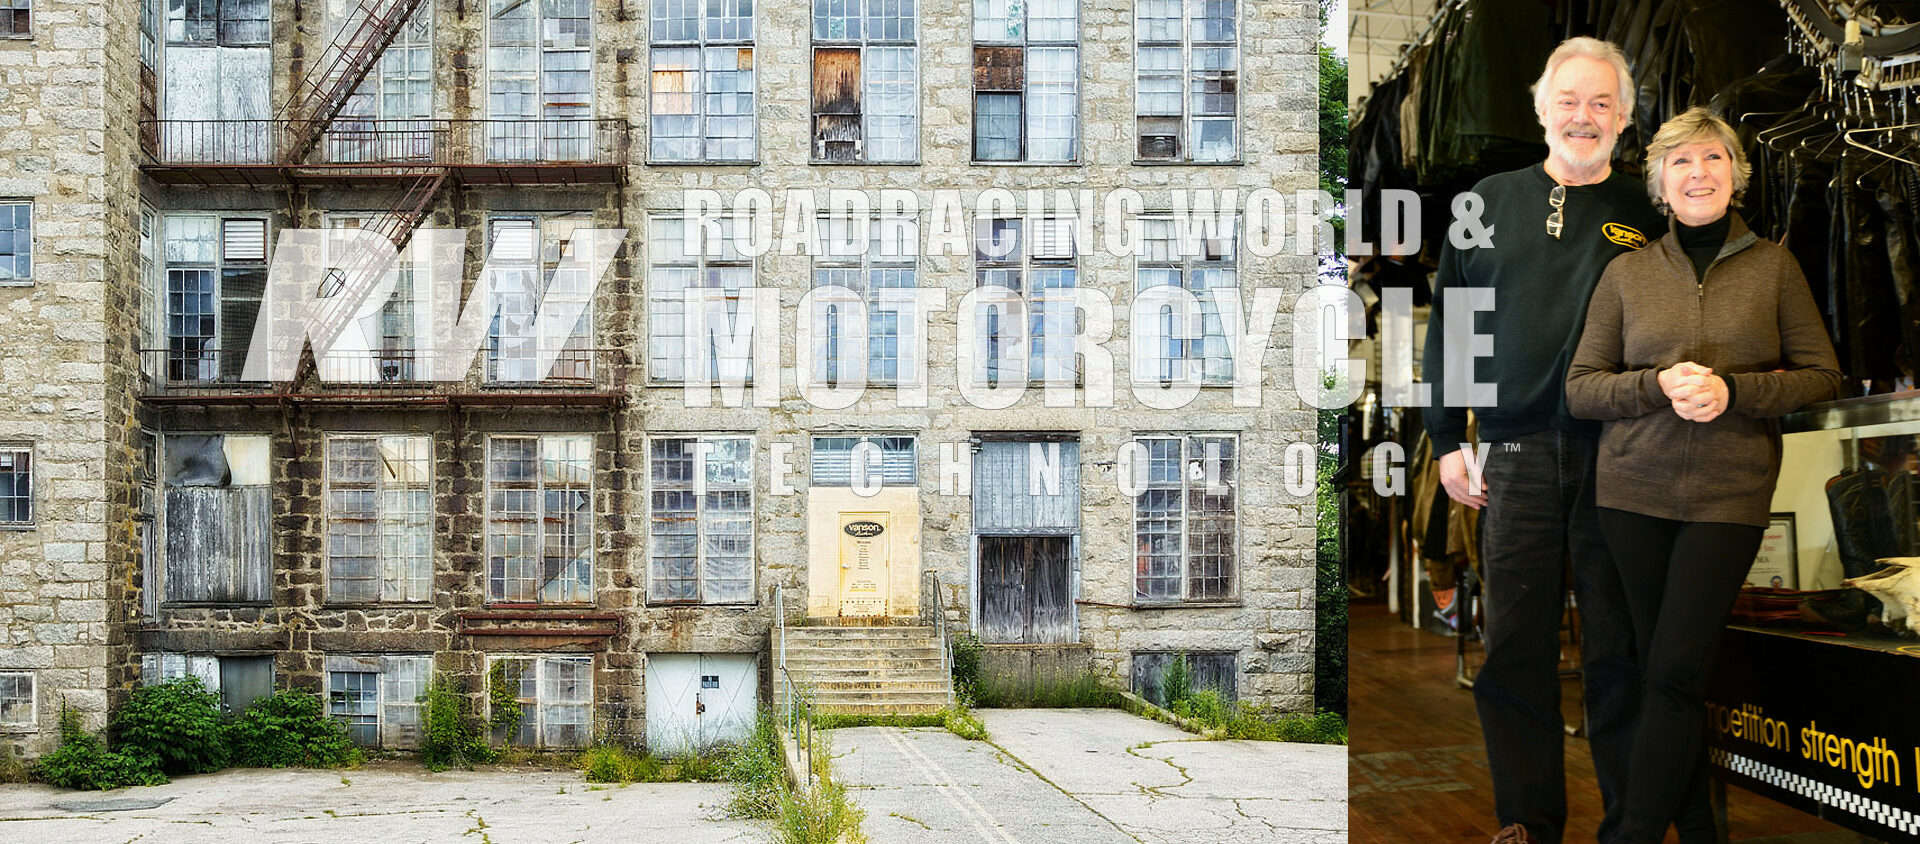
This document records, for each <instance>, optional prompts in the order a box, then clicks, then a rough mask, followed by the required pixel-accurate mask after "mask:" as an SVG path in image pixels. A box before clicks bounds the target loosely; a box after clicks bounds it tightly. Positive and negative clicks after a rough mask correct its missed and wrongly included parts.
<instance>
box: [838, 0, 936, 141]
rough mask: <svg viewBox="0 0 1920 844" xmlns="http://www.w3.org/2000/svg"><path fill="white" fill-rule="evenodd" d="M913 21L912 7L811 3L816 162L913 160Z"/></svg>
mask: <svg viewBox="0 0 1920 844" xmlns="http://www.w3.org/2000/svg"><path fill="white" fill-rule="evenodd" d="M916 20H917V17H916V10H915V3H914V0H814V6H813V21H814V29H813V40H814V43H815V45H816V46H815V49H814V55H813V61H814V66H813V142H814V143H813V157H814V159H815V160H816V161H889V162H907V161H912V160H914V159H916V158H918V157H919V155H920V138H919V134H920V125H919V124H920V118H919V113H920V111H919V102H918V99H919V87H920V86H919V79H918V73H917V70H916V66H915V62H916V61H917V58H916V48H915V47H914V46H913V45H914V44H915V32H914V30H915V28H916ZM827 44H835V45H840V46H835V47H828V46H826V45H827Z"/></svg>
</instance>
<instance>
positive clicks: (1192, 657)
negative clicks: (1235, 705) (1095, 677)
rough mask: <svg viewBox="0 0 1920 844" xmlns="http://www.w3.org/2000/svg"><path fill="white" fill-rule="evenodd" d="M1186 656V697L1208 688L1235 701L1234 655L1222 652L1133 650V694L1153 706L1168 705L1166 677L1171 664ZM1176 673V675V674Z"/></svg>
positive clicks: (1236, 662) (1236, 659)
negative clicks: (1148, 701) (1181, 652)
mask: <svg viewBox="0 0 1920 844" xmlns="http://www.w3.org/2000/svg"><path fill="white" fill-rule="evenodd" d="M1182 656H1184V657H1186V674H1187V689H1186V693H1187V694H1193V693H1195V692H1202V691H1206V690H1208V689H1211V690H1213V691H1215V692H1218V693H1219V694H1220V696H1221V697H1223V698H1225V699H1227V700H1229V701H1231V700H1236V699H1238V698H1239V695H1240V691H1239V687H1240V683H1239V672H1240V669H1239V666H1238V662H1239V659H1238V655H1237V654H1235V653H1233V652H1231V651H1228V652H1225V653H1206V652H1188V653H1185V654H1179V653H1172V652H1167V651H1135V652H1134V654H1133V692H1134V694H1137V695H1139V696H1141V697H1143V698H1146V699H1147V700H1150V701H1153V703H1154V704H1155V705H1157V706H1166V705H1167V703H1168V700H1167V698H1168V695H1167V692H1168V691H1170V689H1168V688H1167V676H1168V673H1169V672H1170V671H1174V661H1175V660H1176V659H1178V658H1180V657H1182ZM1176 673H1177V672H1176Z"/></svg>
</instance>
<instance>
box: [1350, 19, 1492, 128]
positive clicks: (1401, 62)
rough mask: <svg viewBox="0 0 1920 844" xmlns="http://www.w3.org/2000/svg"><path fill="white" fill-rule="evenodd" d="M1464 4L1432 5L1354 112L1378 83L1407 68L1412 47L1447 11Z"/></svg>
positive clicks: (1370, 97) (1421, 39) (1425, 40)
mask: <svg viewBox="0 0 1920 844" xmlns="http://www.w3.org/2000/svg"><path fill="white" fill-rule="evenodd" d="M1465 5H1467V0H1441V2H1440V3H1439V4H1438V5H1436V6H1434V7H1433V13H1432V14H1430V15H1428V16H1427V22H1426V23H1424V24H1421V25H1420V31H1418V32H1416V33H1414V36H1413V38H1411V39H1409V40H1408V41H1407V43H1405V44H1401V45H1400V54H1399V55H1398V56H1395V57H1394V59H1393V64H1392V65H1390V66H1389V67H1388V68H1387V72H1386V73H1384V74H1382V75H1381V76H1380V78H1378V79H1375V80H1373V81H1372V82H1370V83H1368V85H1367V91H1368V95H1367V96H1366V97H1365V98H1363V99H1362V100H1361V101H1360V106H1359V108H1358V109H1356V110H1355V111H1356V113H1357V112H1358V111H1360V110H1364V109H1365V108H1366V102H1367V100H1370V99H1372V98H1373V95H1372V92H1373V91H1374V90H1375V89H1377V88H1379V87H1380V83H1382V82H1385V81H1387V80H1389V79H1392V78H1394V77H1396V76H1399V75H1400V74H1401V72H1403V71H1405V70H1406V69H1407V60H1408V59H1409V58H1411V57H1412V56H1413V50H1414V48H1415V47H1418V46H1420V45H1421V44H1425V43H1427V38H1428V36H1431V35H1433V30H1434V29H1435V28H1437V27H1439V26H1440V20H1441V19H1442V18H1445V17H1446V16H1447V14H1448V13H1449V12H1452V11H1454V10H1455V9H1459V8H1461V7H1463V6H1465Z"/></svg>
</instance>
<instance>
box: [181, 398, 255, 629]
mask: <svg viewBox="0 0 1920 844" xmlns="http://www.w3.org/2000/svg"><path fill="white" fill-rule="evenodd" d="M165 460H166V463H167V466H166V474H165V477H164V478H163V483H164V485H165V487H166V512H165V514H164V520H165V530H166V536H167V547H166V577H165V581H166V595H167V600H169V601H182V602H206V603H265V602H266V601H268V600H269V592H268V587H269V580H270V575H271V562H272V533H271V521H270V518H271V516H270V513H271V507H272V500H271V495H270V492H271V488H270V487H269V486H268V474H267V468H268V465H269V458H268V439H267V437H265V436H258V435H238V434H214V435H192V434H173V435H169V436H167V437H166V440H165Z"/></svg>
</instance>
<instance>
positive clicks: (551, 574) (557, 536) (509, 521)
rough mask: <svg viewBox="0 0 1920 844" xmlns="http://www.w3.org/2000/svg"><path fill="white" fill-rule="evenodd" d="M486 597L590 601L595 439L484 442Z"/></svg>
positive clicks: (558, 437)
mask: <svg viewBox="0 0 1920 844" xmlns="http://www.w3.org/2000/svg"><path fill="white" fill-rule="evenodd" d="M487 600H489V601H510V602H532V601H538V602H541V603H586V602H589V601H592V600H593V437H591V436H589V435H585V434H570V435H552V434H550V435H546V436H538V437H533V436H527V437H493V438H491V439H489V440H488V441H487Z"/></svg>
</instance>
